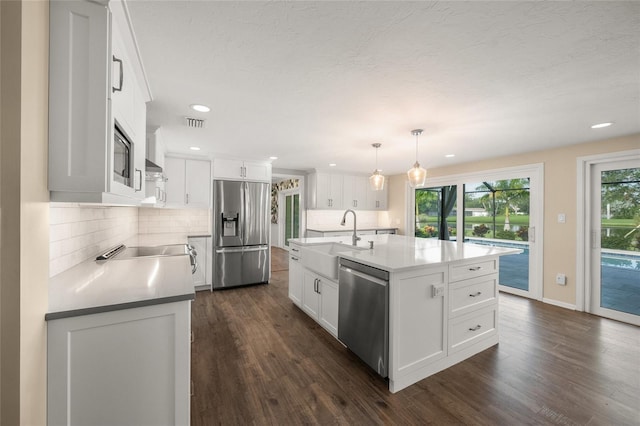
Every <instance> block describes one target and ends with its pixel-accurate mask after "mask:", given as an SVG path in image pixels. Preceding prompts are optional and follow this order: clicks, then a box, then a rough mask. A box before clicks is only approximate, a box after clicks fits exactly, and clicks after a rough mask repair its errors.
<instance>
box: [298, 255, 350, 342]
mask: <svg viewBox="0 0 640 426" xmlns="http://www.w3.org/2000/svg"><path fill="white" fill-rule="evenodd" d="M289 250H290V251H289V299H291V301H292V302H293V303H294V304H295V305H296V306H298V307H300V308H301V309H302V310H303V311H304V312H305V313H306V314H308V315H309V316H310V317H311V318H313V319H314V320H316V321H317V322H318V323H319V324H320V325H321V326H322V327H323V328H324V329H326V330H327V331H328V332H329V333H331V334H332V335H333V336H334V337H336V338H337V337H338V283H337V281H333V280H330V279H328V278H326V277H323V276H322V275H319V274H317V273H315V272H313V271H312V270H309V269H307V268H306V267H304V266H303V265H302V256H303V253H302V250H301V249H300V246H298V245H296V244H291V247H290V249H289Z"/></svg>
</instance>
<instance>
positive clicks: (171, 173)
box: [164, 157, 211, 209]
mask: <svg viewBox="0 0 640 426" xmlns="http://www.w3.org/2000/svg"><path fill="white" fill-rule="evenodd" d="M164 165H165V167H164V173H165V175H166V176H167V181H166V183H165V189H166V206H167V207H191V208H204V209H207V208H209V207H210V204H211V162H210V161H208V160H195V159H186V158H177V157H166V158H165V164H164Z"/></svg>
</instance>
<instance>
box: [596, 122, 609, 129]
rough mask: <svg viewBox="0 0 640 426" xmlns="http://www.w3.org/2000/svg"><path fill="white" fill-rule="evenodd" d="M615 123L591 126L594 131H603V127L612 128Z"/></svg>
mask: <svg viewBox="0 0 640 426" xmlns="http://www.w3.org/2000/svg"><path fill="white" fill-rule="evenodd" d="M612 124H613V123H609V122H607V123H599V124H594V125H593V126H591V128H592V129H602V128H603V127H609V126H611V125H612Z"/></svg>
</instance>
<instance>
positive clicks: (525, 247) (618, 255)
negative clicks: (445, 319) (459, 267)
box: [465, 238, 640, 271]
mask: <svg viewBox="0 0 640 426" xmlns="http://www.w3.org/2000/svg"><path fill="white" fill-rule="evenodd" d="M465 242H469V243H473V244H479V245H484V246H495V247H509V248H518V249H521V250H522V251H523V252H522V253H521V255H523V256H529V244H526V243H521V242H517V241H504V240H499V241H495V240H480V239H473V238H469V239H467V240H465ZM600 262H601V264H602V266H610V267H613V268H622V269H631V270H634V271H640V252H632V251H626V252H620V251H610V250H607V249H604V250H603V251H602V253H601V255H600Z"/></svg>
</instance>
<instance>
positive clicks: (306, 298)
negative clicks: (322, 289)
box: [302, 269, 320, 321]
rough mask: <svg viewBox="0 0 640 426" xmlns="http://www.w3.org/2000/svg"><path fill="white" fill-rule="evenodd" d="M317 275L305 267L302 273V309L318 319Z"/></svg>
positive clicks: (318, 294) (318, 295)
mask: <svg viewBox="0 0 640 426" xmlns="http://www.w3.org/2000/svg"><path fill="white" fill-rule="evenodd" d="M317 289H318V276H317V275H316V274H314V273H313V272H310V271H308V270H306V269H304V270H303V273H302V309H303V310H304V311H305V312H306V313H307V314H308V315H309V316H311V318H313V319H314V320H316V321H317V320H318V316H319V315H318V314H319V312H320V293H318V291H317Z"/></svg>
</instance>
